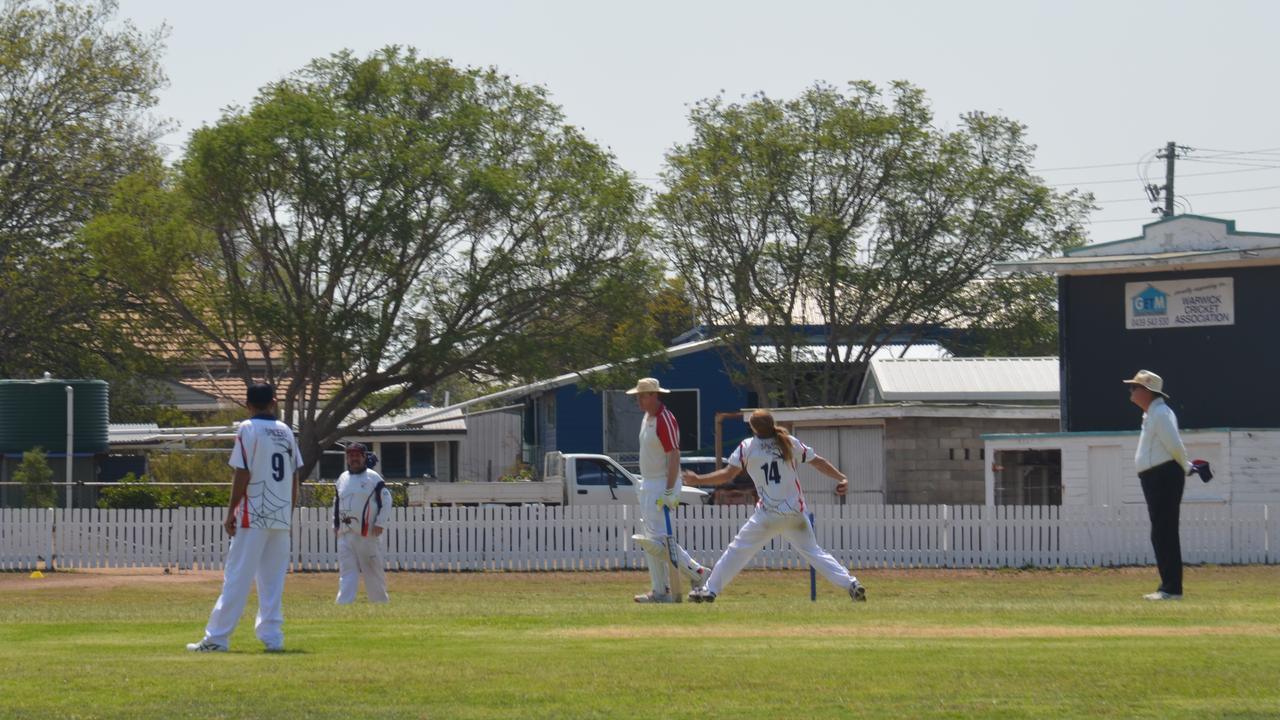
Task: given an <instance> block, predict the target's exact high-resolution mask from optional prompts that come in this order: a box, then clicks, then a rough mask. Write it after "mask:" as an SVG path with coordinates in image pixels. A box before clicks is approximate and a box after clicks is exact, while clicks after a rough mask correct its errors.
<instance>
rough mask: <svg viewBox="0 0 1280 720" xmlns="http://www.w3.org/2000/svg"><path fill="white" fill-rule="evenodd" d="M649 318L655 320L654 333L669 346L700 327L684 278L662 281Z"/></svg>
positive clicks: (668, 278)
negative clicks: (678, 338)
mask: <svg viewBox="0 0 1280 720" xmlns="http://www.w3.org/2000/svg"><path fill="white" fill-rule="evenodd" d="M649 316H650V317H651V318H652V319H653V323H654V332H655V333H656V334H657V336H658V338H659V339H660V340H661V341H662V344H663V345H667V346H670V345H671V343H672V342H673V341H674V340H675V338H677V337H679V336H680V335H683V334H684V333H686V332H688V331H689V330H692V329H693V328H694V327H696V326H697V325H698V315H697V313H696V312H695V311H694V309H693V302H692V300H690V294H689V289H688V287H687V285H686V283H685V280H684V278H682V277H680V276H678V275H677V276H675V277H664V278H663V279H662V282H661V285H659V287H658V291H657V292H656V293H655V294H654V296H653V301H652V302H651V304H650V307H649Z"/></svg>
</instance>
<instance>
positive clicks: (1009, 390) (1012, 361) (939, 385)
mask: <svg viewBox="0 0 1280 720" xmlns="http://www.w3.org/2000/svg"><path fill="white" fill-rule="evenodd" d="M871 375H872V378H873V380H874V382H875V384H876V387H877V388H878V389H879V392H880V398H879V400H880V401H883V402H898V401H904V400H922V401H968V402H980V401H984V400H985V401H993V400H995V401H1005V402H1012V401H1055V400H1057V399H1058V392H1059V377H1058V358H1056V357H1030V358H1021V357H1018V358H1012V357H1002V358H941V359H922V358H875V359H873V360H872V361H871Z"/></svg>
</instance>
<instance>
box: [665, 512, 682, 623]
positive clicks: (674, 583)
mask: <svg viewBox="0 0 1280 720" xmlns="http://www.w3.org/2000/svg"><path fill="white" fill-rule="evenodd" d="M662 517H663V519H665V520H666V521H667V537H666V545H667V559H668V560H670V561H671V569H670V570H669V571H668V572H667V575H668V579H667V585H668V589H669V590H670V591H671V598H672V599H673V600H675V601H676V602H684V593H685V590H684V570H683V569H682V568H681V567H680V553H678V552H676V536H675V534H674V533H673V532H671V508H669V507H667V506H666V505H663V506H662Z"/></svg>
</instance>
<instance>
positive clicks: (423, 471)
mask: <svg viewBox="0 0 1280 720" xmlns="http://www.w3.org/2000/svg"><path fill="white" fill-rule="evenodd" d="M427 476H430V477H433V478H434V477H436V444H435V443H434V442H411V443H409V477H411V478H421V477H427Z"/></svg>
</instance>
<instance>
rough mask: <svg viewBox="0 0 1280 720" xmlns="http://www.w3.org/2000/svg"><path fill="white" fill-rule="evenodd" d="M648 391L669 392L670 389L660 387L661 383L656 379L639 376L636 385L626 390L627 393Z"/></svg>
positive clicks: (633, 393)
mask: <svg viewBox="0 0 1280 720" xmlns="http://www.w3.org/2000/svg"><path fill="white" fill-rule="evenodd" d="M649 392H652V393H653V392H656V393H669V392H671V391H670V390H667V389H666V388H664V387H662V385H660V384H659V383H658V381H657V380H656V379H654V378H640V379H639V380H637V381H636V386H635V387H633V388H631V389H630V390H628V391H627V394H628V395H635V394H637V393H649Z"/></svg>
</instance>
